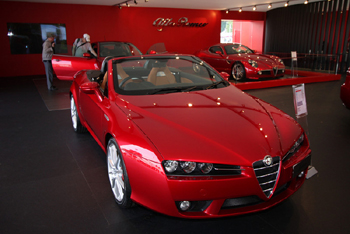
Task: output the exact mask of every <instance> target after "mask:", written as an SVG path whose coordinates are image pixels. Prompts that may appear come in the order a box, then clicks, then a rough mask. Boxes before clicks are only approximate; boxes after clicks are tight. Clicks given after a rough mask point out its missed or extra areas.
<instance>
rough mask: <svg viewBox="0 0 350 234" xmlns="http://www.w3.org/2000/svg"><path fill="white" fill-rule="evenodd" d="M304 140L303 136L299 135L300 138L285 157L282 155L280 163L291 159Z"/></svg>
mask: <svg viewBox="0 0 350 234" xmlns="http://www.w3.org/2000/svg"><path fill="white" fill-rule="evenodd" d="M304 139H305V136H304V134H301V136H300V137H299V139H298V140H297V141H296V142H295V143H294V144H293V146H292V147H291V148H290V149H289V151H288V153H287V154H286V155H284V157H283V159H282V161H283V162H285V161H286V160H288V159H290V157H292V156H293V155H294V154H295V153H296V152H298V150H299V149H300V147H301V146H302V145H303V143H304Z"/></svg>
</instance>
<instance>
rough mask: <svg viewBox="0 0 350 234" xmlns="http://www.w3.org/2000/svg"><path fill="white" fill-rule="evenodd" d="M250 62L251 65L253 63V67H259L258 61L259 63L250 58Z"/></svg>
mask: <svg viewBox="0 0 350 234" xmlns="http://www.w3.org/2000/svg"><path fill="white" fill-rule="evenodd" d="M248 63H249V64H250V65H252V67H258V63H257V62H256V61H254V60H251V59H249V60H248Z"/></svg>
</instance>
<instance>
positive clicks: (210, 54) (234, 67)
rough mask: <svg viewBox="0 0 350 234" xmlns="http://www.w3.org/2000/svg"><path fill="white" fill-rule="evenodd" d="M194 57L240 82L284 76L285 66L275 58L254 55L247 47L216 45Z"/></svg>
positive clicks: (231, 44) (197, 53)
mask: <svg viewBox="0 0 350 234" xmlns="http://www.w3.org/2000/svg"><path fill="white" fill-rule="evenodd" d="M194 55H196V56H197V57H199V58H201V59H203V60H204V61H206V62H207V63H209V64H210V65H211V66H213V67H214V68H215V69H216V70H218V71H220V72H227V73H228V74H231V75H232V78H233V79H235V80H237V81H241V80H244V79H245V78H248V79H260V78H276V77H282V76H284V71H285V66H284V63H283V61H282V59H280V58H279V57H277V56H274V55H264V54H256V53H255V52H254V51H253V50H251V49H249V48H248V47H246V46H244V45H241V44H236V43H225V44H223V43H221V44H216V45H213V46H211V47H209V48H208V49H204V50H200V51H197V52H196V53H195V54H194Z"/></svg>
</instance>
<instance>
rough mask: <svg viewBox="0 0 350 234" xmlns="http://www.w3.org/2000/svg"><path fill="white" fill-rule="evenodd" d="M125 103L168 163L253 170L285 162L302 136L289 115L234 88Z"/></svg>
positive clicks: (127, 99) (132, 98)
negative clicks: (277, 159)
mask: <svg viewBox="0 0 350 234" xmlns="http://www.w3.org/2000/svg"><path fill="white" fill-rule="evenodd" d="M122 98H123V106H121V108H122V109H123V110H124V112H125V113H126V114H127V115H128V116H129V117H130V118H131V119H132V120H133V121H134V122H135V123H136V124H137V125H138V126H139V128H140V129H141V130H142V131H143V132H144V133H145V134H146V135H147V137H148V138H149V139H150V140H151V141H152V142H153V143H154V145H155V146H156V148H157V149H158V150H159V152H160V153H161V154H162V156H163V158H164V159H177V160H193V161H205V162H215V163H226V164H237V165H246V166H251V163H252V162H254V161H256V160H260V159H262V158H264V156H266V155H272V156H276V155H280V156H283V155H281V154H282V153H283V152H285V150H286V149H287V148H288V147H290V146H291V145H292V144H293V140H295V139H296V138H297V137H298V136H299V135H300V134H301V129H300V127H299V125H297V124H296V122H295V121H294V120H293V119H292V118H290V117H289V116H287V115H286V114H285V113H283V112H282V111H280V110H278V109H277V108H275V107H272V106H271V105H269V104H266V103H264V102H262V101H261V100H257V99H255V98H253V97H251V96H249V95H247V94H245V93H243V92H242V91H240V90H238V89H237V88H235V87H234V86H232V85H231V86H229V87H226V88H221V89H211V90H203V91H195V92H188V93H181V92H179V93H171V94H159V95H149V96H142V95H141V96H122ZM267 110H268V111H267ZM271 116H273V119H276V121H272V119H271ZM276 125H277V126H276ZM279 125H281V127H279ZM280 135H281V137H280Z"/></svg>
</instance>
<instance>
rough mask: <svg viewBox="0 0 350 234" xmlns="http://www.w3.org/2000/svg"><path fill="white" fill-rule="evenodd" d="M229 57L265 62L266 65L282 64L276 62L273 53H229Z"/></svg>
mask: <svg viewBox="0 0 350 234" xmlns="http://www.w3.org/2000/svg"><path fill="white" fill-rule="evenodd" d="M229 58H230V59H233V60H249V59H251V60H254V61H256V62H258V63H262V64H265V65H266V66H278V65H280V66H284V65H282V64H281V63H279V62H278V59H279V58H278V57H276V56H273V55H264V54H231V55H229Z"/></svg>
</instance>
